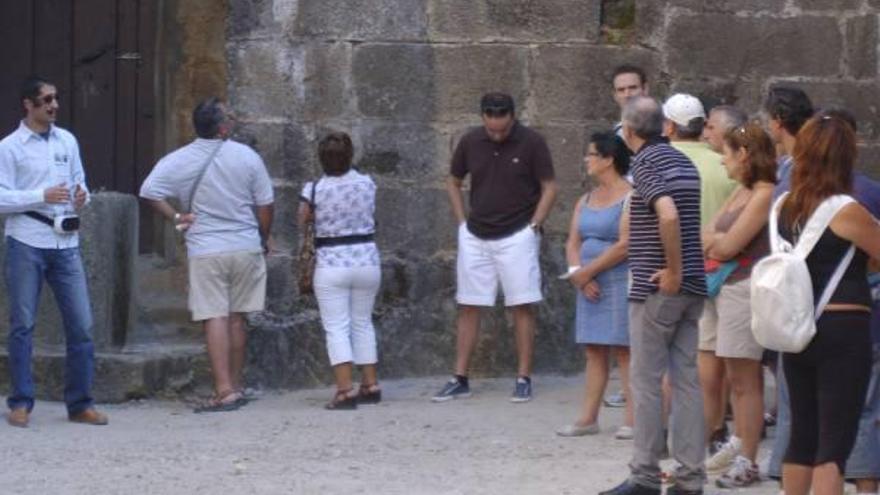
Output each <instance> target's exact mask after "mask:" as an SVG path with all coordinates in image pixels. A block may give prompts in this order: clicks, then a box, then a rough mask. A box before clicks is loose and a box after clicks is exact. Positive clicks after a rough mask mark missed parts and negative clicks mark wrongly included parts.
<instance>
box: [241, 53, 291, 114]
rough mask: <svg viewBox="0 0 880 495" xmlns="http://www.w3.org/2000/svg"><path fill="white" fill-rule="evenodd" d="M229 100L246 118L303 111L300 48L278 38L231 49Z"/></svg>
mask: <svg viewBox="0 0 880 495" xmlns="http://www.w3.org/2000/svg"><path fill="white" fill-rule="evenodd" d="M228 56H229V67H230V100H231V102H232V104H233V106H234V107H235V109H236V110H237V111H238V112H239V113H240V114H242V115H243V116H245V117H246V118H250V119H251V120H254V119H258V118H260V119H265V118H267V117H275V118H283V117H287V118H289V117H290V116H294V115H299V114H300V112H301V111H302V106H303V101H304V93H303V82H302V74H303V64H304V62H303V56H302V53H301V52H300V48H298V47H292V46H286V45H285V44H284V43H283V42H280V41H275V40H255V41H242V42H240V43H237V44H235V45H232V46H231V48H230V49H229V54H228Z"/></svg>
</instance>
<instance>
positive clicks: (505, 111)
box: [483, 107, 510, 117]
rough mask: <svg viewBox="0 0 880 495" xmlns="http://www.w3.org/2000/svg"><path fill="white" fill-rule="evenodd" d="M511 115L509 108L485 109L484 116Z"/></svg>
mask: <svg viewBox="0 0 880 495" xmlns="http://www.w3.org/2000/svg"><path fill="white" fill-rule="evenodd" d="M509 113H510V108H509V107H485V108H483V115H485V116H487V117H504V116H505V115H508V114H509Z"/></svg>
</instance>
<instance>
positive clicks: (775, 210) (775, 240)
mask: <svg viewBox="0 0 880 495" xmlns="http://www.w3.org/2000/svg"><path fill="white" fill-rule="evenodd" d="M787 196H788V191H786V192H784V193H782V194H780V195H779V197H778V198H776V201H774V202H773V207H771V208H770V225H769V227H770V228H769V229H768V231H769V234H770V251H771V252H774V253H779V252H783V251H791V243H790V242H788V241H786V240H785V239H783V238H782V236H781V235H779V210H780V209H782V203H783V202H784V201H785V198H786V197H787Z"/></svg>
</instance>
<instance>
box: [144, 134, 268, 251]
mask: <svg viewBox="0 0 880 495" xmlns="http://www.w3.org/2000/svg"><path fill="white" fill-rule="evenodd" d="M221 143H222V147H221V148H220V150H219V151H218V153H217V154H216V155H215V156H214V158H213V160H212V163H211V164H210V165H208V168H207V170H206V171H205V175H204V177H203V178H202V182H201V184H200V185H199V188H198V190H197V191H196V193H195V197H194V199H193V203H194V205H193V207H192V208H190V206H189V204H188V202H189V198H190V195H191V194H192V191H193V187H194V186H195V183H196V180H198V176H199V173H200V171H201V169H202V167H204V166H205V161H206V160H207V159H208V157H209V156H210V155H211V154H212V153H213V152H214V150H215V149H216V148H217V147H218V146H220V145H221ZM140 196H141V197H142V198H146V199H152V200H162V199H168V198H177V199H178V200H180V202H181V204H182V206H183V209H184V210H185V211H192V212H193V213H195V215H196V220H195V223H193V225H192V227H190V229H189V230H187V232H186V247H187V253H188V255H189V256H190V257H196V256H205V255H211V254H218V253H229V252H233V251H261V249H262V248H261V246H260V233H259V229H258V223H257V218H256V215H255V214H254V210H253V209H254V207H255V206H265V205H269V204H272V202H273V200H274V196H273V191H272V180H271V179H270V178H269V174H268V172H267V171H266V166H265V164H264V163H263V160H262V159H261V158H260V156H259V155H258V154H257V153H256V152H255V151H254V150H252V149H251V148H249V147H248V146H246V145H244V144H241V143H236V142H234V141H222V142H221V141H220V140H219V139H201V138H200V139H196V140H195V141H193V142H192V143H190V144H188V145H186V146H184V147H182V148H180V149H178V150H175V151H173V152H171V153H169V154H168V155H166V156H165V157H164V158H162V159H161V160H159V163H157V164H156V166H155V167H154V168H153V171H152V172H150V175H149V176H148V177H147V178H146V180H144V183H143V185H142V186H141V191H140Z"/></svg>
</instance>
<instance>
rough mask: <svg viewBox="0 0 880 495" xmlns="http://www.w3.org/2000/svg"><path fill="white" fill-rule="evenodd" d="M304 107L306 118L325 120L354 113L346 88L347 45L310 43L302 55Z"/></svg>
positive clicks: (349, 48) (348, 73)
mask: <svg viewBox="0 0 880 495" xmlns="http://www.w3.org/2000/svg"><path fill="white" fill-rule="evenodd" d="M305 58H306V69H305V77H304V78H303V84H304V85H305V103H306V107H307V116H308V117H309V118H311V119H317V120H326V119H334V118H341V117H343V116H346V115H349V114H352V113H354V109H353V108H352V107H354V101H355V98H354V95H353V93H352V88H351V87H350V83H349V80H350V79H351V58H352V45H351V44H350V43H343V42H336V43H314V44H309V45H307V47H306V51H305Z"/></svg>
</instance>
